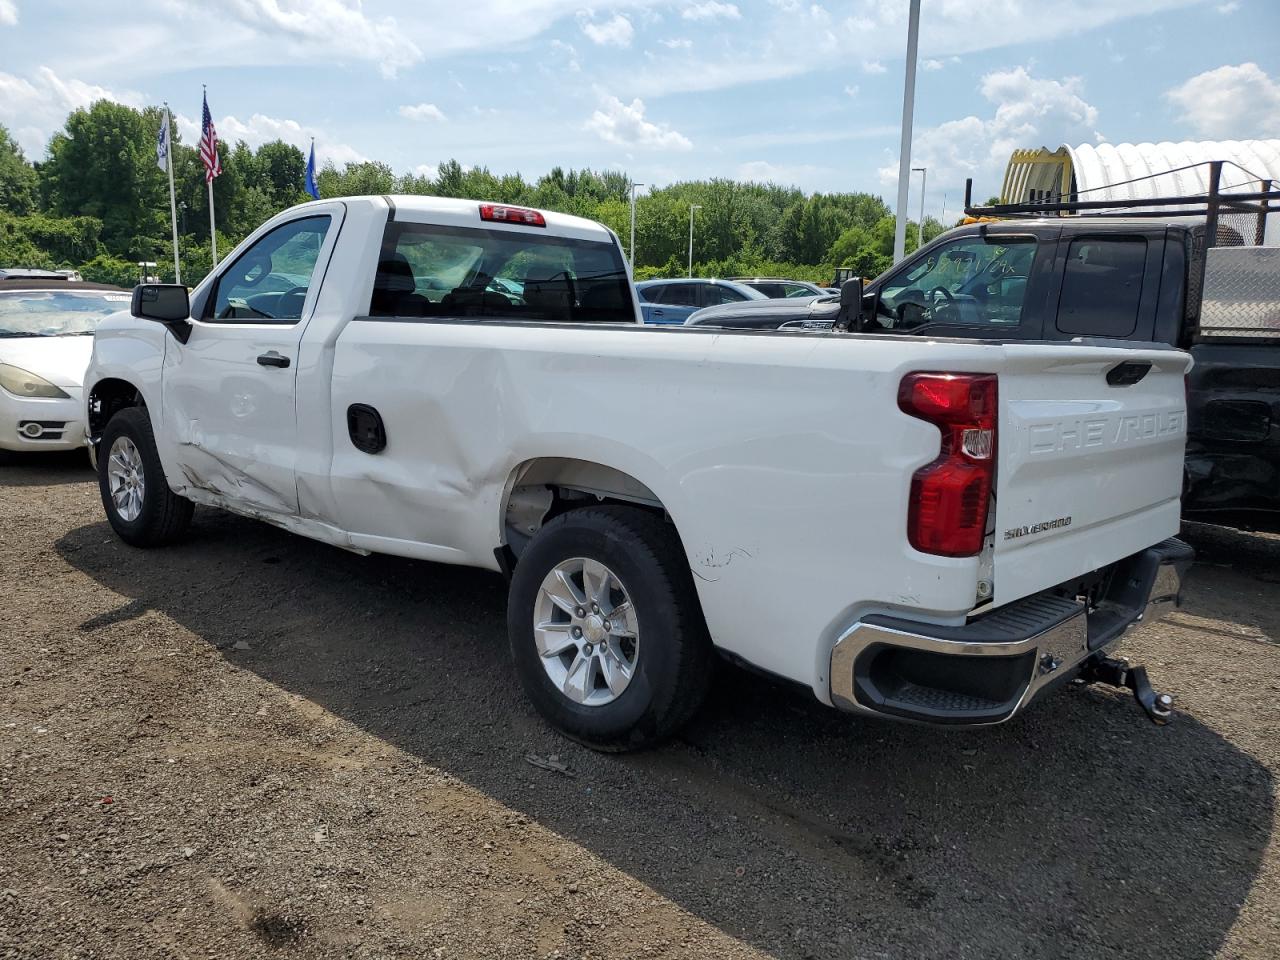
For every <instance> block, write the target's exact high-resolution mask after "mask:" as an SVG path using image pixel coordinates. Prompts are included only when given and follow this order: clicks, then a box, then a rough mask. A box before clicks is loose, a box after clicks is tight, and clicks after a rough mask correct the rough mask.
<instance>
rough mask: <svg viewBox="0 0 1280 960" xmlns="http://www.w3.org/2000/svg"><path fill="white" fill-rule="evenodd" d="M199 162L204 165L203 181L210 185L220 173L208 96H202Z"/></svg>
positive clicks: (216, 133)
mask: <svg viewBox="0 0 1280 960" xmlns="http://www.w3.org/2000/svg"><path fill="white" fill-rule="evenodd" d="M200 160H201V162H202V163H204V179H205V182H206V183H212V182H213V178H214V177H216V176H217V175H218V174H220V173H221V172H222V164H221V162H219V160H218V132H217V131H216V130H214V129H213V117H211V116H209V95H208V94H205V96H204V116H203V118H202V120H201V124H200Z"/></svg>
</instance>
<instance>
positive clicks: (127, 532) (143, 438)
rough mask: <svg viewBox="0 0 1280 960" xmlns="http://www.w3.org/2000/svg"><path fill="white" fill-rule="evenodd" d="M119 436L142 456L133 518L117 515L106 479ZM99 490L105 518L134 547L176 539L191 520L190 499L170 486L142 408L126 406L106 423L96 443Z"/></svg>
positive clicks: (109, 484) (151, 545) (149, 423)
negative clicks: (138, 502)
mask: <svg viewBox="0 0 1280 960" xmlns="http://www.w3.org/2000/svg"><path fill="white" fill-rule="evenodd" d="M119 437H128V438H129V439H130V440H131V441H133V445H134V446H135V447H137V448H138V453H139V454H140V456H141V459H142V478H143V493H142V510H141V512H140V513H139V514H138V516H137V517H135V518H134V519H133V520H126V519H125V518H124V517H122V516H121V515H120V512H119V510H117V508H116V504H115V501H114V500H113V499H112V497H111V483H110V480H109V478H108V473H107V471H108V468H109V462H110V460H111V449H112V446H113V445H114V444H115V442H116V440H117V439H118V438H119ZM98 491H99V493H101V495H102V506H103V508H104V509H105V510H106V511H107V521H108V522H109V523H110V524H111V528H112V529H113V530H115V532H116V534H117V536H119V537H120V539H121V540H123V541H124V542H125V543H128V544H131V545H132V546H135V547H159V546H164V545H165V544H168V543H173V542H174V541H176V540H178V539H179V538H180V537H181V536H182V535H183V534H184V533H185V532H186V530H187V527H188V525H189V524H190V523H191V513H192V510H194V506H193V504H192V503H191V501H190V500H187V499H186V498H184V497H180V496H178V495H177V494H176V493H174V492H173V491H172V490H170V489H169V483H168V481H167V480H165V477H164V468H163V467H162V466H161V465H160V455H159V454H158V453H157V452H156V439H155V434H154V433H152V431H151V419H150V418H149V417H148V416H147V411H146V410H145V409H143V408H142V407H126V408H125V409H123V410H121V411H119V412H118V413H116V414H115V416H113V417H112V418H111V420H110V421H109V422H108V423H107V428H106V429H105V430H104V431H102V441H101V442H100V443H99V445H98Z"/></svg>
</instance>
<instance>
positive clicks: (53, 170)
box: [0, 100, 943, 286]
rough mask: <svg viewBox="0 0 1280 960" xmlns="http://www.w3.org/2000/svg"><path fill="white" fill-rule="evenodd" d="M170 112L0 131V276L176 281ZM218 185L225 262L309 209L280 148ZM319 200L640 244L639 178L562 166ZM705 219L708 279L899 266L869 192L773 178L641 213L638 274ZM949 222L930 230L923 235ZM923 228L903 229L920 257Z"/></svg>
mask: <svg viewBox="0 0 1280 960" xmlns="http://www.w3.org/2000/svg"><path fill="white" fill-rule="evenodd" d="M161 117H162V112H161V108H159V107H145V108H143V109H135V108H133V107H128V106H124V105H122V104H119V103H114V102H111V101H109V100H99V101H97V102H96V103H94V104H92V105H91V106H89V107H87V108H82V109H79V110H76V111H74V112H73V113H71V114H70V115H69V116H68V117H67V119H66V122H65V124H64V125H63V127H62V129H61V130H59V131H58V132H57V133H55V134H54V135H53V137H52V138H51V139H50V141H49V144H48V148H47V150H46V153H45V156H44V157H42V158H39V159H37V160H35V161H34V162H32V161H31V160H29V159H28V158H27V157H25V156H24V155H23V152H22V150H21V149H20V148H19V147H18V145H17V143H16V142H15V141H14V140H13V138H12V137H11V136H10V135H9V133H8V131H7V130H5V128H4V127H3V126H0V266H27V267H44V268H50V269H53V268H72V269H79V270H80V272H81V274H82V275H83V276H84V277H85V278H86V279H92V280H99V281H103V282H109V283H118V284H121V285H125V286H128V285H132V284H133V283H134V282H136V280H137V275H138V267H137V263H138V261H140V260H149V261H155V262H156V263H157V264H159V268H158V269H159V273H160V276H161V277H162V278H164V279H172V274H173V254H172V238H171V233H170V224H169V202H168V200H169V198H168V181H167V178H166V175H165V173H164V172H163V171H162V170H161V169H160V168H159V167H158V166H157V165H156V162H155V142H156V132H157V131H158V129H159V127H160V121H161ZM173 141H174V142H173V147H172V149H173V159H174V182H175V191H176V195H177V200H178V204H179V208H180V210H181V214H180V222H179V244H178V246H179V252H180V255H181V260H182V279H183V281H184V282H185V283H187V284H195V283H198V282H199V281H200V280H201V279H202V278H203V277H204V276H205V275H206V274H207V273H208V272H209V269H210V267H211V252H210V243H209V204H208V193H207V188H206V186H205V180H204V169H203V167H202V166H201V164H200V159H199V156H198V154H197V151H196V149H195V148H194V147H193V146H188V145H187V144H184V143H182V142H181V138H180V137H179V135H178V132H177V131H176V130H174V131H173ZM218 149H219V155H220V159H221V161H222V171H223V172H222V175H221V176H219V177H218V178H216V179H215V180H214V187H213V194H214V207H215V213H216V221H217V231H218V249H219V251H220V252H221V253H222V254H224V255H225V254H226V253H228V252H230V251H231V249H232V248H233V247H234V246H235V245H236V244H237V243H239V242H240V240H242V239H243V238H244V237H245V236H247V235H248V234H249V233H250V232H252V231H253V230H254V229H255V228H256V227H257V226H258V225H259V224H261V223H262V222H263V221H264V220H266V219H267V218H269V217H271V216H272V215H274V214H276V213H278V212H279V211H281V210H283V209H285V208H287V207H289V206H292V205H293V204H295V203H300V202H303V201H305V200H308V199H310V198H309V197H308V196H307V195H306V193H305V192H304V190H303V180H304V175H305V169H306V159H305V157H304V156H303V154H302V151H301V150H299V149H298V148H297V147H295V146H293V145H292V144H288V143H284V142H283V141H280V140H277V141H273V142H271V143H266V144H263V145H262V146H260V147H258V148H257V149H253V148H251V147H249V146H248V144H246V143H245V142H244V141H239V142H237V143H235V144H231V145H229V144H225V143H220V144H219V145H218ZM318 181H319V187H320V194H321V196H322V197H325V198H331V197H342V196H355V195H360V194H387V193H408V194H429V195H433V196H442V197H471V198H475V199H480V200H492V201H496V202H499V203H512V204H520V205H524V206H533V207H540V208H543V209H548V210H557V211H561V212H564V213H571V214H576V215H578V216H582V217H588V218H590V219H592V220H597V221H599V222H601V223H603V224H605V225H607V226H608V227H610V228H611V229H613V230H614V231H616V232H617V234H618V235H619V236H620V237H622V239H623V244H624V245H626V244H627V243H628V242H629V237H630V195H629V190H630V183H631V178H630V177H629V176H628V175H627V174H626V173H624V172H620V171H613V170H610V171H603V172H597V171H593V170H564V169H562V168H560V167H556V168H554V169H552V170H551V171H550V172H549V173H546V174H544V175H543V176H541V177H538V178H537V179H536V180H532V181H531V180H526V179H525V178H524V177H523V176H521V175H520V174H519V173H511V174H495V173H492V172H491V171H490V170H489V169H488V168H487V167H464V166H463V165H462V164H461V163H459V162H458V161H457V160H450V161H448V162H447V163H444V164H442V165H441V166H440V167H439V168H438V169H437V171H436V175H435V176H422V175H418V174H412V173H403V174H397V173H396V172H395V171H394V170H392V168H391V167H390V166H388V165H387V164H385V163H381V162H378V161H367V162H361V163H348V164H346V165H345V166H344V167H342V168H341V169H338V168H337V167H335V166H333V165H332V164H329V165H326V166H325V167H324V168H322V169H321V170H320V171H319V174H318ZM691 204H696V205H699V206H700V207H701V209H700V210H698V211H697V213H696V223H695V238H694V273H695V274H696V275H698V276H739V275H768V276H788V277H794V278H797V279H807V280H813V281H818V282H822V283H829V282H830V281H831V278H832V275H833V272H834V267H836V266H849V267H852V268H853V269H854V270H855V271H856V272H857V273H859V274H861V275H863V276H866V277H871V276H875V275H876V274H878V273H880V272H881V271H882V270H884V269H885V268H886V267H888V266H889V264H890V262H891V259H892V251H893V229H894V220H893V217H892V215H891V214H890V211H889V208H888V207H887V206H886V204H885V203H884V201H883V200H882V199H881V198H880V197H877V196H873V195H871V194H868V193H825V194H824V193H814V194H805V193H803V192H802V191H800V190H798V189H796V188H794V187H782V186H778V185H776V184H772V183H743V182H738V181H734V180H728V179H714V180H697V181H687V182H681V183H674V184H671V185H670V186H667V187H661V188H658V189H654V190H651V191H649V192H648V193H647V194H645V195H643V196H641V197H639V198H638V200H637V204H636V251H635V265H636V271H635V272H636V277H637V279H646V278H649V277H658V276H682V275H684V273H685V271H686V269H687V257H688V243H689V234H688V231H689V207H690V205H691ZM942 229H943V227H942V225H941V224H939V223H938V222H937V221H935V220H933V219H932V218H926V220H925V231H924V232H925V239H926V240H930V239H932V238H933V237H934V236H936V235H937V234H938V233H940V232H941V231H942ZM916 238H917V229H916V226H915V224H911V225H910V228H909V229H908V231H907V249H908V251H911V250H913V249H915V245H916Z"/></svg>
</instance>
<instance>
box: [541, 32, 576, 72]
mask: <svg viewBox="0 0 1280 960" xmlns="http://www.w3.org/2000/svg"><path fill="white" fill-rule="evenodd" d="M551 49H552V50H554V51H555V52H556V58H558V59H561V60H563V61H564V66H565V69H566V70H568V71H569V72H570V73H577V72H578V71H580V70H581V69H582V67H581V65H580V64H579V63H578V51H577V49H576V48H575V47H574V45H573V44H571V43H565V42H564V41H563V40H552V41H551ZM553 59H554V58H553ZM538 69H539V70H541V71H542V72H543V73H555V72H556V67H555V64H554V63H543V64H540V65H539V66H538Z"/></svg>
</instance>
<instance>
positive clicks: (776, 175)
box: [735, 160, 827, 187]
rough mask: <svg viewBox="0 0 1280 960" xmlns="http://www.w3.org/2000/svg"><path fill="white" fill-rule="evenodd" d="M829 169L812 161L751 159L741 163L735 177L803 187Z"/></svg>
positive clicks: (755, 181) (750, 180)
mask: <svg viewBox="0 0 1280 960" xmlns="http://www.w3.org/2000/svg"><path fill="white" fill-rule="evenodd" d="M826 172H827V171H826V170H825V168H823V167H816V166H814V165H813V164H811V163H795V164H787V163H781V164H778V163H770V162H769V161H767V160H749V161H747V162H746V163H743V164H739V165H738V170H737V173H736V176H735V178H736V179H738V180H746V181H749V182H752V183H776V184H779V185H781V186H784V187H803V186H805V185H806V184H810V183H812V182H813V181H814V180H815V179H816V178H819V177H820V176H821V175H822V174H823V173H826Z"/></svg>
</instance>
